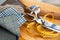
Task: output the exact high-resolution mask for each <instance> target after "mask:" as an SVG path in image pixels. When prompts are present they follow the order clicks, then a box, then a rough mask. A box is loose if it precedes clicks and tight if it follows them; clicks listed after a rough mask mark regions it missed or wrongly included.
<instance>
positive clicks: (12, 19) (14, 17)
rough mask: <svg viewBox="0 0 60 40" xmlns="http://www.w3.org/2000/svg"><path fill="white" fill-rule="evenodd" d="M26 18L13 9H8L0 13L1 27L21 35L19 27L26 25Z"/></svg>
mask: <svg viewBox="0 0 60 40" xmlns="http://www.w3.org/2000/svg"><path fill="white" fill-rule="evenodd" d="M25 21H26V20H25V18H24V17H23V15H22V14H21V13H19V12H18V11H17V10H16V9H14V8H13V7H8V8H5V9H3V10H2V11H1V12H0V25H2V26H3V27H5V28H6V29H8V30H9V31H11V32H12V33H14V34H16V35H19V33H20V31H19V29H18V28H19V27H20V26H21V25H22V24H23V23H25Z"/></svg>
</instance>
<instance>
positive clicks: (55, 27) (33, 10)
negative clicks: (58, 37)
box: [28, 5, 60, 32]
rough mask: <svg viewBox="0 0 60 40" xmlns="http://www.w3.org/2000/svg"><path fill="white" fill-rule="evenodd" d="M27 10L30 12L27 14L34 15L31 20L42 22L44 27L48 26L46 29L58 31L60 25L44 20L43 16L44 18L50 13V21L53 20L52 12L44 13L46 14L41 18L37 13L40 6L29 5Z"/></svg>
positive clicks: (59, 30)
mask: <svg viewBox="0 0 60 40" xmlns="http://www.w3.org/2000/svg"><path fill="white" fill-rule="evenodd" d="M29 10H30V11H31V13H30V14H28V15H29V16H32V17H34V19H33V20H32V21H36V22H37V23H40V24H42V25H43V27H46V28H48V29H50V30H53V31H56V32H60V25H57V24H54V23H52V22H49V21H46V20H45V18H46V17H47V16H49V15H51V16H52V21H53V20H54V16H53V15H52V14H50V13H48V14H46V15H45V16H44V18H42V17H41V16H40V15H39V13H40V11H41V8H40V6H38V5H34V6H31V7H30V8H29ZM33 13H34V14H35V16H33V15H32V14H33Z"/></svg>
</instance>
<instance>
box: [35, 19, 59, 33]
mask: <svg viewBox="0 0 60 40" xmlns="http://www.w3.org/2000/svg"><path fill="white" fill-rule="evenodd" d="M36 22H37V23H40V24H42V25H43V27H45V28H48V29H50V30H53V31H56V32H59V33H60V25H57V24H54V23H52V22H48V21H45V20H44V19H37V20H36Z"/></svg>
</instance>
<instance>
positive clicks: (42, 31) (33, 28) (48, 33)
mask: <svg viewBox="0 0 60 40" xmlns="http://www.w3.org/2000/svg"><path fill="white" fill-rule="evenodd" d="M49 15H50V16H51V17H52V19H50V20H47V21H49V22H50V21H53V20H54V16H53V15H52V14H46V15H45V16H44V19H45V20H46V17H47V16H49ZM27 31H28V32H29V33H30V34H33V35H39V36H42V37H56V36H57V35H58V33H57V32H55V31H52V30H50V29H47V28H44V27H43V26H42V25H41V24H39V25H38V24H37V23H35V22H31V23H29V24H28V25H27Z"/></svg>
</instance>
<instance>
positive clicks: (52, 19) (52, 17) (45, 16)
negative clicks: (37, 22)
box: [43, 13, 54, 22]
mask: <svg viewBox="0 0 60 40" xmlns="http://www.w3.org/2000/svg"><path fill="white" fill-rule="evenodd" d="M47 16H51V19H49V20H47V21H50V22H51V21H52V22H53V21H54V16H53V14H51V13H48V14H46V15H44V17H43V18H44V19H45V20H46V18H47Z"/></svg>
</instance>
